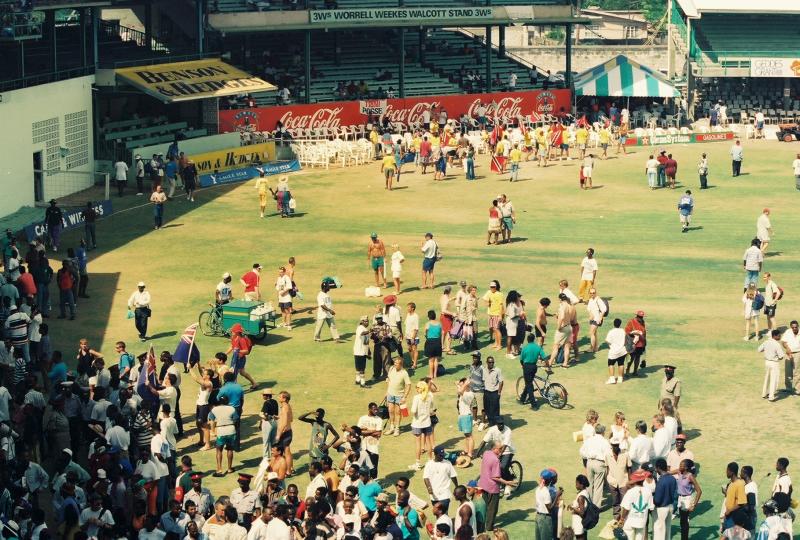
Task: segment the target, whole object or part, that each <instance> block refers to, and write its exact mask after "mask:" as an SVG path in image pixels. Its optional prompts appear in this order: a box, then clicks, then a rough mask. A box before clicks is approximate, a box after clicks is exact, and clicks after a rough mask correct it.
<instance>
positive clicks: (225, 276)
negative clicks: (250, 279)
mask: <svg viewBox="0 0 800 540" xmlns="http://www.w3.org/2000/svg"><path fill="white" fill-rule="evenodd" d="M229 277H231V273H230V272H225V273H224V274H222V279H228V278H229Z"/></svg>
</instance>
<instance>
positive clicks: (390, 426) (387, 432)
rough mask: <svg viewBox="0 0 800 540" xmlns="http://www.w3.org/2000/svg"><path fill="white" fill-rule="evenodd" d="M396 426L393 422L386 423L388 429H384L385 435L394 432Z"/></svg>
mask: <svg viewBox="0 0 800 540" xmlns="http://www.w3.org/2000/svg"><path fill="white" fill-rule="evenodd" d="M394 430H395V427H394V426H393V425H392V424H386V429H385V430H383V434H384V435H391V434H392V433H394Z"/></svg>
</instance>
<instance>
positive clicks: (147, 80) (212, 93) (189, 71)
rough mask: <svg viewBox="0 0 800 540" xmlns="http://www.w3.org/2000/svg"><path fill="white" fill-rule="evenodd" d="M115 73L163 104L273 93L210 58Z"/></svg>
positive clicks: (255, 79) (261, 82) (270, 87)
mask: <svg viewBox="0 0 800 540" xmlns="http://www.w3.org/2000/svg"><path fill="white" fill-rule="evenodd" d="M115 71H116V75H117V77H119V78H121V79H122V80H124V81H125V82H127V83H129V84H131V85H133V86H135V87H136V88H138V89H139V90H142V91H143V92H145V93H146V94H149V95H151V96H153V97H154V98H156V99H159V100H161V101H163V102H165V103H173V102H176V101H189V100H192V99H205V98H212V97H221V96H230V95H234V94H247V93H250V92H265V91H268V90H275V86H273V85H272V84H270V83H268V82H266V81H264V80H262V79H260V78H258V77H254V76H253V75H250V74H249V73H247V72H244V71H242V70H241V69H239V68H235V67H233V66H231V65H229V64H226V63H225V62H223V61H222V60H216V59H213V58H208V59H205V60H193V61H190V62H174V63H171V64H157V65H152V66H138V67H130V68H122V69H117V70H115Z"/></svg>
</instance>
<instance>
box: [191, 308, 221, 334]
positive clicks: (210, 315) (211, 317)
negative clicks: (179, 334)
mask: <svg viewBox="0 0 800 540" xmlns="http://www.w3.org/2000/svg"><path fill="white" fill-rule="evenodd" d="M208 305H209V307H210V308H211V309H210V310H208V311H204V312H202V313H201V314H200V317H199V318H198V320H197V323H198V324H199V325H200V331H201V332H203V335H204V336H224V335H226V332H225V329H224V327H223V326H222V306H218V305H215V304H208Z"/></svg>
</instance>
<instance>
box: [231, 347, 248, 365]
mask: <svg viewBox="0 0 800 540" xmlns="http://www.w3.org/2000/svg"><path fill="white" fill-rule="evenodd" d="M245 365H247V356H240V355H239V351H238V350H235V351H233V356H232V357H231V367H232V368H233V369H234V370H241V369H244V366H245Z"/></svg>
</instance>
